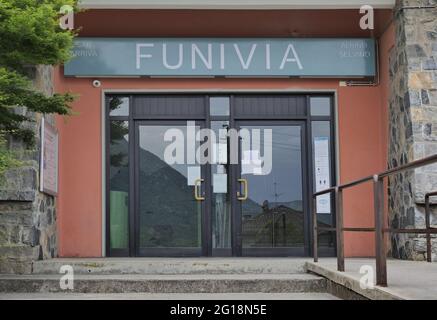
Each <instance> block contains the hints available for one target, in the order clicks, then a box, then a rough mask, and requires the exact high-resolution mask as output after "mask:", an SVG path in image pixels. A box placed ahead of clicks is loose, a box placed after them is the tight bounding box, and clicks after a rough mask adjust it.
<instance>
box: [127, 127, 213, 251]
mask: <svg viewBox="0 0 437 320" xmlns="http://www.w3.org/2000/svg"><path fill="white" fill-rule="evenodd" d="M192 123H194V122H192ZM201 125H203V124H202V123H201V122H195V126H193V128H192V129H193V130H194V134H195V133H196V132H197V131H198V130H199V129H200V127H201ZM189 130H190V129H189V127H188V126H187V122H186V121H167V122H163V121H141V122H137V123H136V126H135V134H136V138H135V141H136V143H137V147H136V148H135V149H136V151H135V152H136V154H135V159H136V163H137V165H136V173H135V183H136V188H135V189H136V197H135V198H136V210H135V211H136V214H135V226H136V230H135V235H136V239H135V243H136V248H137V255H139V256H200V255H202V254H204V252H205V250H206V249H205V245H206V241H204V239H203V238H204V237H205V236H206V235H207V232H206V230H205V226H204V224H205V214H204V213H205V205H204V201H202V200H203V199H204V198H205V194H204V193H205V192H204V191H205V184H206V183H208V181H207V177H206V175H205V170H204V168H203V167H202V166H201V165H200V164H199V163H197V162H196V159H192V154H187V151H189V152H191V150H188V147H187V146H188V145H190V144H191V143H192V145H191V147H190V148H191V149H192V150H194V153H195V152H196V150H198V149H199V146H200V142H196V139H194V140H191V141H187V139H189V135H190V133H189V132H188V131H189ZM191 134H193V133H191Z"/></svg>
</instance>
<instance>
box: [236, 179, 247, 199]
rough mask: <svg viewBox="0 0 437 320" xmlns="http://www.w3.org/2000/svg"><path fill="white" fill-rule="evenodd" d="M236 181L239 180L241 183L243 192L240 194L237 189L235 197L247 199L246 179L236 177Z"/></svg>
mask: <svg viewBox="0 0 437 320" xmlns="http://www.w3.org/2000/svg"><path fill="white" fill-rule="evenodd" d="M238 182H240V183H241V184H242V185H243V189H244V193H243V195H241V192H240V191H237V199H238V200H240V201H245V200H247V196H248V188H247V180H246V179H238Z"/></svg>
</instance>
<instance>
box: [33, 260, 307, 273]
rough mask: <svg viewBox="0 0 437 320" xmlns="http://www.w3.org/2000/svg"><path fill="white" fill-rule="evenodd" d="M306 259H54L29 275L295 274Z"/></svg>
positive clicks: (37, 265) (40, 263)
mask: <svg viewBox="0 0 437 320" xmlns="http://www.w3.org/2000/svg"><path fill="white" fill-rule="evenodd" d="M306 261H309V259H307V258H80V259H78V258H71V259H69V258H58V259H50V260H42V261H35V262H34V264H33V272H32V273H33V274H57V273H59V270H60V268H61V266H63V265H71V266H72V267H73V269H74V273H75V274H295V273H304V272H305V270H304V264H305V262H306Z"/></svg>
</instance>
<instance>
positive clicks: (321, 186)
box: [314, 137, 331, 214]
mask: <svg viewBox="0 0 437 320" xmlns="http://www.w3.org/2000/svg"><path fill="white" fill-rule="evenodd" d="M314 169H315V178H316V192H319V191H322V190H325V189H328V188H329V187H330V186H331V179H330V169H329V138H328V137H315V138H314ZM317 213H325V214H327V213H331V195H330V194H329V193H327V194H323V195H321V196H318V197H317Z"/></svg>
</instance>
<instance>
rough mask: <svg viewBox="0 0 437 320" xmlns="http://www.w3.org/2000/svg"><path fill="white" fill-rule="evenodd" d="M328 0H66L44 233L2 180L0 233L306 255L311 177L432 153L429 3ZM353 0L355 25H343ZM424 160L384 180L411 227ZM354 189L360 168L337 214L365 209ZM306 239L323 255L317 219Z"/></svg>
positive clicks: (350, 238) (113, 252)
mask: <svg viewBox="0 0 437 320" xmlns="http://www.w3.org/2000/svg"><path fill="white" fill-rule="evenodd" d="M340 2H341V1H330V3H329V4H327V2H326V1H316V0H314V1H302V2H300V1H272V3H270V2H269V4H260V3H259V2H253V3H250V4H245V5H243V4H239V1H233V3H227V2H226V3H222V2H220V4H217V3H213V1H202V4H200V2H198V1H183V2H178V3H176V2H174V3H173V4H171V3H166V4H165V5H163V4H159V3H158V2H153V1H134V0H130V1H115V0H114V1H105V4H101V3H100V2H97V1H92V0H91V1H84V4H83V6H84V7H85V8H86V9H87V10H85V11H83V12H80V13H77V14H75V17H74V24H75V27H77V28H80V29H79V37H78V38H77V39H76V46H75V48H74V52H73V53H74V58H73V59H72V60H71V61H70V62H68V63H67V64H66V65H65V66H57V67H55V68H54V69H53V70H51V71H52V83H53V87H54V91H55V92H72V93H77V94H78V99H77V101H76V102H75V103H74V104H73V110H74V113H75V114H74V115H73V116H70V117H68V118H60V117H59V118H56V120H55V123H56V128H57V131H58V135H59V149H58V157H59V171H58V178H59V179H58V190H57V191H58V192H57V194H56V196H55V197H53V196H50V195H46V194H45V193H44V197H48V198H49V199H50V200H49V201H48V203H46V202H44V201H40V202H41V203H38V206H39V209H38V212H47V210H49V211H50V214H48V217H50V219H49V218H47V219H49V220H47V219H43V220H44V221H45V220H47V221H46V222H47V223H46V224H49V225H52V224H53V225H54V227H53V228H56V232H54V234H55V235H56V236H53V231H51V233H50V235H46V232H42V231H43V229H44V227H42V223H41V222H40V221H39V219H36V218H35V217H36V215H35V213H31V212H34V211H35V210H36V209H35V208H33V209H30V208H29V209H26V210H27V211H26V212H28V213H29V214H31V217H33V218H32V219H33V220H32V219H30V218H29V219H30V220H29V223H28V224H29V228H30V229H32V228H33V229H32V230H35V231H34V233H35V236H34V238H33V239H34V240H33V241H31V242H28V241H24V240H23V239H24V238H23V237H24V235H22V236H21V238H20V239H18V240H16V238H17V237H15V238H14V236H13V234H14V232H15V231H14V226H15V225H20V224H21V223H22V222H21V221H18V220H17V219H16V218H14V219H15V220H14V219H13V218H8V214H7V213H4V212H7V211H8V210H9V211H11V212H17V210H18V209H17V208H18V205H17V203H18V204H19V205H23V203H28V204H29V206H30V203H32V206H34V205H35V203H36V202H35V201H36V200H32V199H34V198H32V199H27V198H26V199H14V197H12V196H11V193H7V192H2V194H4V195H5V196H4V198H3V200H2V202H1V205H2V206H3V207H4V208H5V210H4V211H3V212H2V218H1V219H4V221H6V222H5V225H6V226H7V227H4V229H5V230H6V231H5V234H6V236H5V239H4V240H2V241H3V242H4V243H5V246H4V247H12V246H13V245H14V244H20V246H23V247H24V248H36V247H38V248H41V249H38V250H36V249H32V250H33V251H35V250H36V251H38V252H41V253H38V254H36V253H35V252H33V253H32V254H33V256H32V259H37V258H39V259H43V258H44V259H45V258H50V257H55V256H59V257H103V256H113V257H120V256H133V257H137V256H152V257H153V256H311V255H312V249H311V248H312V240H311V239H312V236H311V235H312V222H311V219H310V201H311V196H312V194H313V193H314V192H315V191H320V190H322V189H324V188H326V187H329V186H333V185H336V184H340V183H346V182H349V181H352V180H354V179H358V178H361V177H364V176H368V175H371V174H375V173H378V172H381V171H384V170H386V169H387V168H392V167H396V166H398V165H401V164H404V163H407V162H410V161H412V160H414V159H419V158H422V157H425V156H428V155H432V154H435V153H436V152H437V142H436V141H437V140H436V129H435V128H436V121H437V111H436V110H437V87H436V86H437V71H436V70H437V66H436V63H437V62H436V58H435V56H436V54H437V53H436V52H437V40H436V39H437V38H436V34H437V29H436V28H437V9H436V2H435V1H434V0H414V1H398V2H396V3H395V2H394V1H385V0H380V1H378V0H374V1H367V2H369V3H359V4H351V5H345V4H343V2H341V3H340ZM363 4H369V5H372V6H373V9H374V10H373V13H374V25H373V28H370V29H366V28H364V29H363V27H362V26H360V20H361V18H362V17H363V15H364V13H360V10H359V9H360V6H361V5H363ZM49 122H50V119H49ZM37 123H39V122H37ZM37 167H38V166H36V168H37ZM20 170H21V169H20ZM38 172H39V171H38V170H37V169H35V172H34V173H33V174H32V175H33V179H34V181H33V180H32V181H33V182H30V187H29V188H30V189H32V188H34V189H38V180H39V179H38ZM436 175H437V169H436V167H435V166H429V167H426V168H423V169H420V170H416V171H415V172H408V173H405V174H403V175H402V176H399V177H394V178H393V179H391V180H390V181H389V182H388V184H387V199H386V200H387V201H386V202H387V206H386V207H387V219H386V220H387V224H391V225H393V226H402V227H405V226H412V227H420V226H423V224H424V206H423V201H424V194H425V193H426V192H429V191H433V190H436V189H437V184H436V181H437V179H435V176H436ZM10 179H14V178H13V176H12V173H11V178H10ZM11 188H12V187H11ZM35 192H36V194H37V197H39V196H40V195H41V194H43V193H40V192H39V191H35ZM372 197H373V193H372V186H371V185H370V184H369V185H363V186H359V187H357V188H355V189H350V190H348V191H346V192H345V195H344V212H345V221H344V225H345V226H349V227H369V226H372V225H373V223H374V221H373V217H374V215H373V202H372ZM334 205H335V204H334V203H333V201H332V199H330V198H329V197H320V198H318V199H317V213H318V218H319V223H320V224H322V225H324V226H326V227H329V226H335V214H334V212H335V210H334ZM52 206H53V207H54V208H52ZM26 208H27V207H26ZM433 210H434V211H435V210H436V209H435V208H434V209H433ZM10 216H11V215H9V217H10ZM23 216H25V214H23ZM38 216H40V215H39V214H38ZM44 216H45V214H44ZM7 219H10V220H7ZM431 222H432V224H435V216H433V219H432V221H431ZM43 224H44V223H43ZM26 230H27V229H26ZM44 230H45V229H44ZM23 232H24V231H23ZM25 232H27V231H25ZM18 238H19V237H18ZM47 243H48V244H47ZM390 243H391V245H390V246H389V248H390V252H389V253H388V254H391V255H392V256H393V257H397V258H402V259H424V254H425V251H426V250H425V245H424V244H425V238H421V237H419V236H415V235H414V236H413V235H396V236H392V237H391V238H390ZM319 249H320V253H321V254H322V255H326V256H335V254H336V253H335V234H334V233H333V232H325V233H321V234H320V248H319ZM26 250H28V249H26ZM434 250H436V246H435V245H434ZM5 252H10V251H7V250H6V249H5ZM434 252H435V251H434ZM345 254H346V256H349V257H354V256H373V255H374V234H373V233H353V234H352V233H347V232H346V234H345ZM5 256H6V255H5ZM14 259H15V260H14ZM17 259H18V258H16V257H15V258H14V257H13V254H9V255H8V256H7V260H8V261H18V260H19V259H18V260H17ZM23 259H24V258H23ZM20 261H21V260H20Z"/></svg>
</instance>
